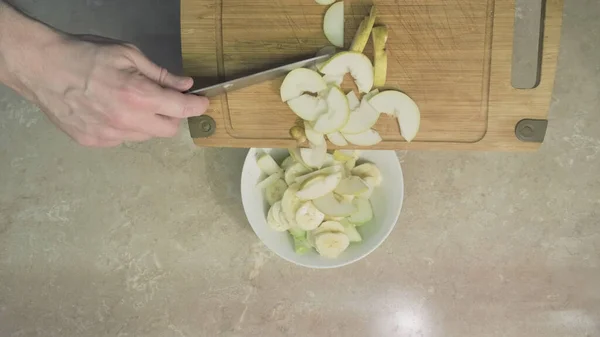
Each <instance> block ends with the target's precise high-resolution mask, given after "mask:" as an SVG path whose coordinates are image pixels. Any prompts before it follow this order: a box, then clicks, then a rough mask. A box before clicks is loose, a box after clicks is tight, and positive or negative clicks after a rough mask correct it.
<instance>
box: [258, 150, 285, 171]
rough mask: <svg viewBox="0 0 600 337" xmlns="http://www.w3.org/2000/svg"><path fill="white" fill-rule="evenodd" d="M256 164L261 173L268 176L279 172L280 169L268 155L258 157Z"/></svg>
mask: <svg viewBox="0 0 600 337" xmlns="http://www.w3.org/2000/svg"><path fill="white" fill-rule="evenodd" d="M256 164H257V165H258V167H259V168H260V170H261V171H263V172H264V173H266V174H268V175H271V174H273V173H276V172H278V171H281V168H280V167H279V165H277V162H275V160H274V159H273V157H271V156H270V155H269V154H268V153H263V154H262V155H261V156H260V157H258V160H257V161H256Z"/></svg>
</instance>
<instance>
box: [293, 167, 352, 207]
mask: <svg viewBox="0 0 600 337" xmlns="http://www.w3.org/2000/svg"><path fill="white" fill-rule="evenodd" d="M341 180H342V173H341V172H336V173H333V174H330V175H328V176H316V177H313V178H310V179H307V180H306V181H305V182H304V183H303V184H302V188H301V189H300V190H299V191H298V192H296V196H297V197H298V198H300V199H301V200H313V199H317V198H320V197H322V196H324V195H326V194H328V193H331V192H332V191H333V190H334V189H335V188H336V187H337V185H338V184H339V183H340V181H341ZM317 208H318V207H317Z"/></svg>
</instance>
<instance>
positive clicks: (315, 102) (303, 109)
mask: <svg viewBox="0 0 600 337" xmlns="http://www.w3.org/2000/svg"><path fill="white" fill-rule="evenodd" d="M287 104H288V106H289V107H290V109H292V111H293V112H294V113H295V114H296V115H297V116H298V117H300V118H302V119H304V120H305V121H314V120H316V119H317V118H319V116H321V115H322V114H324V113H325V112H327V102H326V101H325V100H324V99H322V98H320V97H316V96H311V95H309V94H304V95H300V96H298V97H295V98H292V99H290V100H289V101H287Z"/></svg>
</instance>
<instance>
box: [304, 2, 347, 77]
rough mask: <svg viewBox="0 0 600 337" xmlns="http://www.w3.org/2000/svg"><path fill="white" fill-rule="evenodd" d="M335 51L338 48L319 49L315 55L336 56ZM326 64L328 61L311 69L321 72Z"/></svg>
mask: <svg viewBox="0 0 600 337" xmlns="http://www.w3.org/2000/svg"><path fill="white" fill-rule="evenodd" d="M331 2H332V3H333V2H334V1H331ZM335 51H336V48H335V47H334V46H326V47H323V48H321V49H319V51H318V52H317V53H316V54H315V56H321V55H333V54H335ZM325 62H327V60H325V61H321V62H319V63H317V64H315V65H314V66H313V67H311V69H313V70H320V69H321V66H323V65H324V64H325ZM340 82H341V81H340Z"/></svg>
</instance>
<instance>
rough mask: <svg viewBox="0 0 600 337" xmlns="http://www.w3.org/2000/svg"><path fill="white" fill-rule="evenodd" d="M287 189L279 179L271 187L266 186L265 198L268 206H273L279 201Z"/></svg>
mask: <svg viewBox="0 0 600 337" xmlns="http://www.w3.org/2000/svg"><path fill="white" fill-rule="evenodd" d="M287 187H288V185H287V184H286V183H285V181H284V180H283V179H279V180H277V181H276V182H274V183H272V184H271V185H269V186H267V188H266V189H265V198H266V199H267V201H268V202H269V205H271V206H273V204H274V203H276V202H277V201H279V200H281V198H283V194H284V193H285V190H287Z"/></svg>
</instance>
